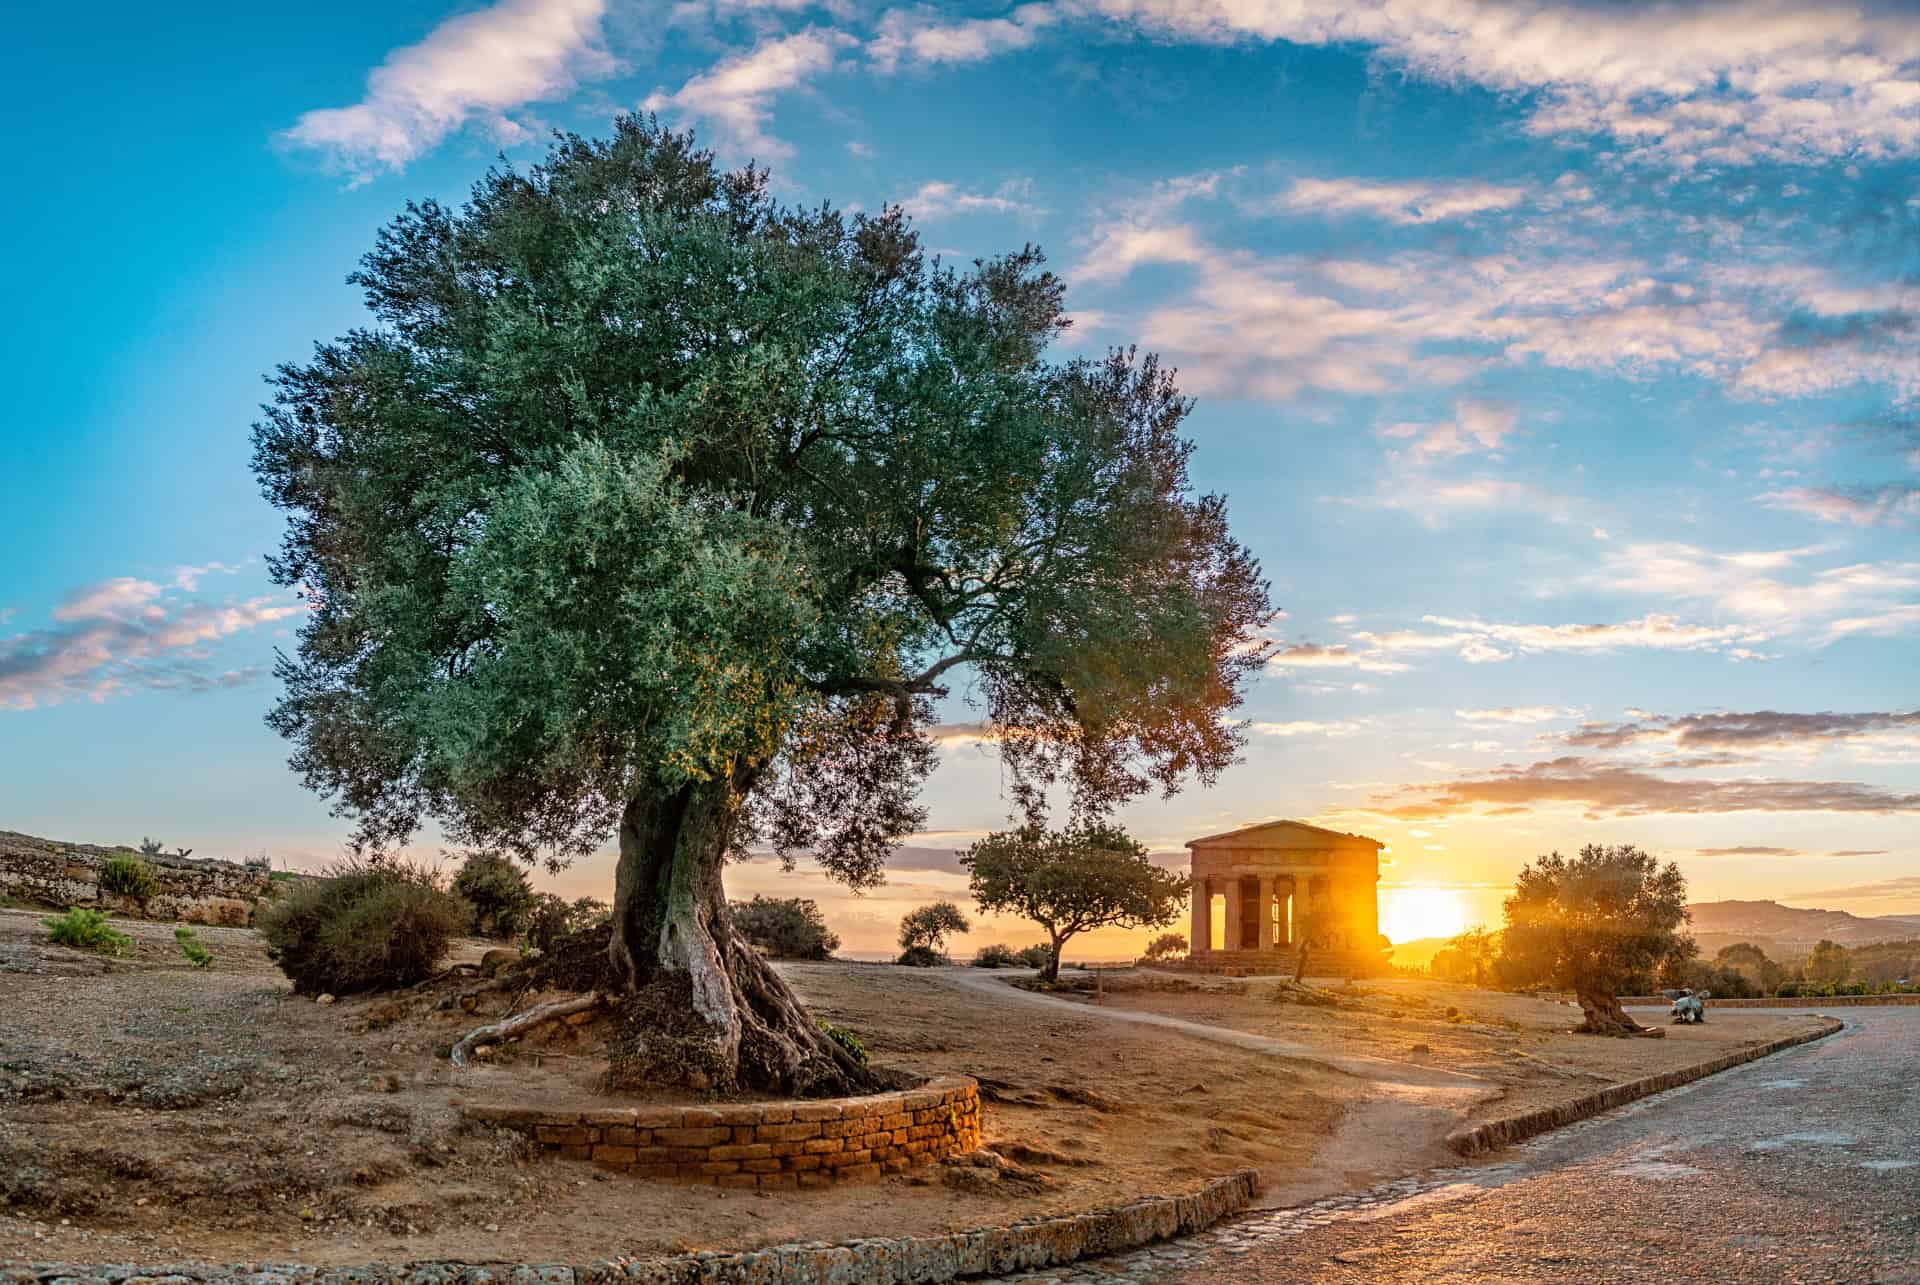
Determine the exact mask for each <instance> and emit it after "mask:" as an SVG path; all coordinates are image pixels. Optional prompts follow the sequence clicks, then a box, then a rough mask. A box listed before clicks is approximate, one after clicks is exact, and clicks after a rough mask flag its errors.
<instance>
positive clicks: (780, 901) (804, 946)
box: [727, 896, 840, 959]
mask: <svg viewBox="0 0 1920 1285" xmlns="http://www.w3.org/2000/svg"><path fill="white" fill-rule="evenodd" d="M727 913H728V915H729V917H730V918H731V919H732V920H733V928H734V931H735V932H737V933H738V934H739V935H740V936H742V937H745V938H746V939H747V940H748V941H750V942H752V943H753V944H754V946H755V947H756V948H757V949H759V950H760V952H761V953H762V954H766V955H772V956H775V957H776V958H780V959H829V958H831V957H832V956H833V952H834V951H836V950H838V949H840V938H839V936H838V935H837V934H836V933H835V932H834V931H833V930H832V929H831V928H829V927H827V920H826V916H824V915H822V914H821V913H820V906H819V904H818V903H816V902H815V901H814V900H813V899H812V898H811V897H761V896H756V897H755V898H754V899H753V900H752V901H735V902H731V903H729V905H728V907H727Z"/></svg>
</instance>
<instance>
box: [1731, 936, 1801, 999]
mask: <svg viewBox="0 0 1920 1285" xmlns="http://www.w3.org/2000/svg"><path fill="white" fill-rule="evenodd" d="M1713 962H1714V963H1716V964H1718V965H1720V967H1722V968H1731V969H1732V970H1733V971H1735V972H1737V973H1739V974H1740V975H1741V976H1742V977H1744V978H1746V979H1747V982H1748V984H1749V985H1751V986H1752V987H1753V992H1754V994H1756V995H1771V994H1773V993H1774V992H1775V991H1777V990H1779V989H1780V984H1781V983H1782V982H1784V981H1786V980H1787V969H1786V966H1785V965H1784V964H1780V963H1776V962H1775V961H1774V960H1772V959H1769V958H1768V957H1767V952H1766V951H1764V950H1762V949H1760V947H1758V946H1756V945H1754V944H1753V943H1752V942H1750V941H1742V942H1735V943H1734V944H1733V945H1731V946H1722V947H1721V948H1720V950H1719V952H1718V953H1716V954H1715V955H1714V957H1713Z"/></svg>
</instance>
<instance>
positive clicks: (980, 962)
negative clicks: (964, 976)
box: [973, 943, 1020, 968]
mask: <svg viewBox="0 0 1920 1285" xmlns="http://www.w3.org/2000/svg"><path fill="white" fill-rule="evenodd" d="M1019 963H1020V956H1019V955H1017V954H1016V953H1014V949H1013V947H1011V946H1002V945H999V944H997V943H996V944H995V945H992V946H982V947H981V948H980V949H979V950H977V951H975V952H974V955H973V966H974V967H975V968H1014V967H1017V966H1018V965H1019Z"/></svg>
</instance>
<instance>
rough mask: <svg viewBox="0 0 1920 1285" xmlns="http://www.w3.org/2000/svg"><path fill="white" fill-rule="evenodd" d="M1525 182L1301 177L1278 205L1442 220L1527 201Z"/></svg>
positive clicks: (1394, 219) (1396, 220)
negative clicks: (1379, 180) (1385, 180)
mask: <svg viewBox="0 0 1920 1285" xmlns="http://www.w3.org/2000/svg"><path fill="white" fill-rule="evenodd" d="M1528 194H1529V190H1528V189H1527V188H1525V187H1517V186H1504V185H1501V184H1496V183H1481V182H1475V181H1470V180H1463V181H1456V182H1450V183H1428V182H1398V183H1395V182H1375V181H1369V180H1366V179H1356V178H1330V179H1322V178H1303V179H1296V180H1295V181H1294V184H1293V186H1292V187H1291V188H1289V189H1288V190H1287V192H1286V194H1285V195H1283V196H1281V197H1279V198H1278V199H1277V200H1275V201H1274V203H1273V204H1274V208H1275V209H1279V210H1286V211H1289V212H1292V213H1296V214H1332V215H1339V214H1361V215H1367V216H1370V217H1372V218H1377V219H1384V220H1386V221H1387V222H1389V223H1409V224H1410V223H1438V222H1441V221H1443V220H1446V219H1459V218H1466V217H1469V216H1471V215H1475V214H1484V213H1487V212H1488V211H1493V210H1510V209H1513V208H1514V207H1515V206H1517V205H1520V204H1521V203H1522V202H1524V201H1525V200H1526V199H1527V197H1528Z"/></svg>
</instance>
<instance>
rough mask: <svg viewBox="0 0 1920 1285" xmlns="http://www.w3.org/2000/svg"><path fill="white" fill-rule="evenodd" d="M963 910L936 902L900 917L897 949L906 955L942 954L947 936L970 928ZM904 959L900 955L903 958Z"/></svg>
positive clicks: (945, 948)
mask: <svg viewBox="0 0 1920 1285" xmlns="http://www.w3.org/2000/svg"><path fill="white" fill-rule="evenodd" d="M972 927H973V925H972V924H970V923H968V922H967V916H966V912H964V911H963V910H961V909H960V907H958V906H956V905H954V904H953V903H952V902H951V901H936V902H933V903H932V904H930V905H925V906H920V907H918V908H916V909H913V910H909V911H908V912H907V913H906V914H904V915H902V916H901V917H900V948H901V949H902V950H903V951H905V952H906V953H907V954H908V955H915V954H920V955H925V956H931V957H939V956H943V955H945V954H946V952H947V938H948V937H949V936H950V935H951V934H953V933H964V932H969V931H971V930H972ZM903 958H904V957H903Z"/></svg>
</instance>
